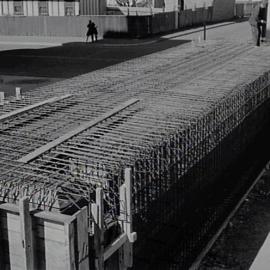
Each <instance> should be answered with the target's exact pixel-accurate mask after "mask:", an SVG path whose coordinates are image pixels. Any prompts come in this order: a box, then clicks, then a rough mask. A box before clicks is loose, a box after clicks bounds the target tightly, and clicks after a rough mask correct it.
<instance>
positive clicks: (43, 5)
mask: <svg viewBox="0 0 270 270" xmlns="http://www.w3.org/2000/svg"><path fill="white" fill-rule="evenodd" d="M90 14H91V15H104V14H106V0H49V1H48V0H40V1H38V0H14V1H10V0H0V16H77V15H90Z"/></svg>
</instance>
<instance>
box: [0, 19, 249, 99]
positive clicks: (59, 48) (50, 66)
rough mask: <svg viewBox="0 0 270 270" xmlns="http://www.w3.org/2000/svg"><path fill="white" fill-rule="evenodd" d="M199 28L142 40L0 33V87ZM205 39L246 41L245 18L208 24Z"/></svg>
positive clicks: (194, 33) (122, 55) (140, 52)
mask: <svg viewBox="0 0 270 270" xmlns="http://www.w3.org/2000/svg"><path fill="white" fill-rule="evenodd" d="M202 36H203V32H202V28H201V27H200V28H196V29H190V30H186V31H181V32H177V33H173V34H170V35H165V36H162V37H155V38H152V39H144V40H122V39H121V40H102V41H99V42H98V43H96V44H91V43H89V44H86V43H85V42H84V37H82V38H74V37H73V38H69V37H67V38H62V37H23V36H16V37H14V36H0V59H1V62H0V87H1V89H2V90H4V91H5V92H6V93H7V94H12V92H13V91H14V90H13V89H14V88H15V86H21V87H22V88H23V89H25V90H28V89H31V88H34V87H36V86H40V85H44V84H48V83H50V82H54V81H57V80H62V79H64V78H70V77H73V76H76V75H79V74H83V73H87V72H90V71H93V70H96V69H100V68H104V67H107V66H110V65H114V64H117V63H120V62H123V61H126V60H129V59H133V58H136V57H140V56H144V55H147V54H151V53H153V52H157V51H162V50H165V49H167V48H171V47H174V46H178V45H181V44H184V43H186V42H189V41H192V40H193V41H195V42H198V40H199V38H200V39H202ZM207 38H208V39H236V40H238V41H243V42H248V41H249V40H250V39H251V32H250V27H249V24H248V22H239V23H235V22H231V23H222V24H216V25H212V26H209V27H208V30H207Z"/></svg>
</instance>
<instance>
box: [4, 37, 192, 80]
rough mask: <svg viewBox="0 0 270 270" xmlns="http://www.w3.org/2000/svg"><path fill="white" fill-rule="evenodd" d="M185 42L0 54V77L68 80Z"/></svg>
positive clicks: (84, 45) (81, 45)
mask: <svg viewBox="0 0 270 270" xmlns="http://www.w3.org/2000/svg"><path fill="white" fill-rule="evenodd" d="M187 42H189V41H188V40H169V39H157V40H144V42H142V41H141V40H138V42H133V43H130V44H126V45H125V44H117V43H116V44H113V43H112V44H110V42H109V43H108V42H106V41H101V42H97V43H84V42H72V43H66V44H63V45H62V46H57V47H50V48H45V49H18V50H6V51H1V52H0V59H1V62H0V74H2V75H16V76H33V77H52V78H70V77H73V76H76V75H80V74H83V73H87V72H90V71H93V70H97V69H101V68H105V67H108V66H111V65H114V64H118V63H121V62H123V61H126V60H130V59H133V58H137V57H141V56H144V55H148V54H151V53H155V52H158V51H162V50H166V49H169V48H172V47H175V46H178V45H181V44H184V43H187Z"/></svg>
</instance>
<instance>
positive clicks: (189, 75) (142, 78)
mask: <svg viewBox="0 0 270 270" xmlns="http://www.w3.org/2000/svg"><path fill="white" fill-rule="evenodd" d="M269 55H270V54H269V49H268V48H267V47H263V48H261V49H260V50H258V49H257V48H254V47H253V46H251V45H250V44H241V43H232V42H225V41H222V42H221V41H219V42H214V41H208V42H206V43H201V44H197V45H192V46H190V45H183V46H181V47H175V48H171V49H168V50H165V51H163V52H159V53H156V54H152V55H148V56H145V57H141V58H138V59H134V60H130V61H127V62H124V63H121V64H118V65H115V66H113V67H108V68H105V69H103V70H99V71H94V72H91V73H89V74H85V75H82V76H78V77H74V78H72V79H69V80H65V81H61V82H58V83H55V84H53V85H49V86H45V87H41V88H40V89H37V90H33V91H30V92H29V93H26V94H25V95H24V97H22V98H21V99H19V100H18V99H14V98H12V97H9V98H7V99H6V100H4V101H3V104H2V105H0V168H1V172H0V197H1V201H2V203H3V206H2V211H3V210H5V211H7V209H9V210H8V211H11V210H10V209H13V208H14V207H15V206H16V205H18V203H19V205H21V203H20V202H21V198H22V197H27V198H28V199H29V201H30V206H31V207H32V208H33V209H34V211H37V212H39V211H41V212H42V213H45V214H36V212H35V213H33V214H31V213H32V212H31V211H30V214H29V215H28V217H29V220H31V218H34V221H33V228H36V227H35V226H36V225H35V224H36V223H35V222H37V221H35V218H41V216H42V217H43V218H44V216H46V217H47V216H48V213H50V216H51V215H53V219H57V217H61V222H62V223H64V224H66V222H67V220H68V222H70V223H69V225H68V228H69V229H68V230H67V229H66V225H65V230H64V232H65V233H67V232H72V231H73V230H74V231H75V234H74V235H75V240H74V241H75V242H76V243H75V244H74V243H73V242H72V241H73V240H72V241H71V240H70V235H69V234H68V236H69V237H68V240H65V241H63V242H61V243H62V244H63V243H66V242H67V241H68V243H69V245H68V246H69V248H70V246H71V247H72V248H73V249H74V250H73V251H72V252H69V253H68V254H69V255H68V256H71V257H72V256H73V257H74V258H73V257H72V258H73V259H72V260H71V259H70V257H68V256H67V261H65V263H66V265H69V264H70V261H74V264H75V265H77V266H78V267H79V266H80V265H81V264H85V265H92V267H94V266H93V265H96V268H97V269H103V268H104V269H109V270H110V269H124V268H122V266H123V264H124V265H125V267H131V266H132V267H133V268H134V269H188V267H189V266H190V265H191V263H192V262H193V261H194V259H195V257H196V254H198V253H199V252H200V250H201V249H202V248H203V247H204V245H205V243H206V242H207V241H208V240H209V239H210V238H211V235H212V234H213V233H214V232H215V230H216V229H217V228H218V226H219V224H220V223H222V221H223V219H224V218H225V217H226V215H227V213H228V212H230V210H231V208H232V207H233V205H234V204H235V203H236V202H237V200H238V199H239V196H240V195H241V194H242V192H244V191H245V189H248V185H249V184H251V182H252V179H253V176H255V175H256V173H257V172H258V171H259V170H260V169H261V166H263V165H264V163H266V161H267V156H265V155H259V154H258V155H255V156H259V158H258V159H257V160H256V162H255V163H253V159H252V157H253V153H256V151H259V152H257V153H260V152H261V150H260V149H263V145H264V144H263V143H265V141H267V140H266V139H265V138H267V136H266V135H265V134H268V132H269V131H268V128H267V127H268V125H269V121H270V120H269V106H270V103H269V102H270V101H269V97H270V79H269V78H270V77H269V76H270V73H269V72H270V71H269V63H270V56H269ZM266 131H267V132H266ZM254 142H260V143H259V144H256V147H254V146H253V144H254ZM244 160H245V161H244ZM127 170H128V172H129V180H130V182H127V181H126V179H127ZM246 170H247V171H249V173H248V176H246V178H245V177H244V178H242V177H240V175H241V174H242V172H245V171H246ZM128 190H129V191H128ZM129 192H130V193H129ZM119 194H120V195H119ZM129 195H130V197H129ZM98 201H99V202H100V205H99V206H100V207H99V208H98V207H96V205H97V202H98ZM6 204H8V206H5V205H6ZM10 205H14V207H13V206H10ZM93 205H94V207H92V206H93ZM85 207H86V208H85ZM95 207H96V208H95ZM15 208H16V207H15ZM32 208H31V209H32ZM20 209H21V208H20ZM85 209H87V211H86V210H85ZM100 209H102V211H101V210H100ZM13 210H14V209H13ZM14 211H15V210H14ZM14 211H13V212H14ZM16 211H17V210H16ZM16 211H15V212H16ZM81 211H82V212H81ZM98 211H101V212H98ZM17 212H18V211H17ZM17 212H16V213H17ZM86 212H87V213H86ZM5 213H6V212H5ZM22 213H24V212H22ZM22 213H20V214H19V217H21V216H22ZM97 213H99V214H97ZM0 214H1V206H0ZM76 215H83V216H84V218H82V217H81V216H80V219H77V216H76ZM75 216H76V219H75ZM67 217H72V219H71V220H70V219H69V218H67ZM73 217H74V219H73ZM17 218H18V217H17ZM6 219H8V216H7V217H6V216H5V219H4V220H6ZM74 220H76V222H77V223H76V225H74V224H73V223H74ZM78 220H80V222H81V224H83V226H84V233H85V234H87V235H88V237H86V238H87V239H88V238H89V241H88V240H87V241H86V239H85V237H84V238H83V239H84V240H82V238H81V237H80V234H81V233H82V230H81V229H80V226H81V225H80V224H79V223H78V222H79V221H78ZM1 222H2V223H1ZM29 222H30V221H29ZM59 222H60V221H59ZM30 223H31V222H30ZM62 223H61V224H62ZM1 224H2V225H1ZM38 224H39V226H41V225H40V221H38ZM42 224H43V223H42ZM70 224H72V225H70ZM123 224H124V225H123ZM1 226H3V220H2V221H1V219H0V228H1ZM5 226H7V231H9V229H8V225H5ZM42 226H43V227H44V228H45V227H46V226H47V225H44V224H43V225H42ZM69 226H73V227H69ZM38 228H39V229H40V227H38ZM71 228H72V229H71ZM22 229H23V228H21V229H18V231H20V230H22ZM61 230H62V229H61ZM38 232H39V234H38V240H36V243H39V242H40V243H42V245H45V248H44V250H45V251H44V250H42V251H40V250H38V249H37V250H36V249H35V248H34V245H35V244H33V249H34V252H36V253H38V254H37V257H38V258H40V260H39V262H36V261H35V260H34V259H33V262H32V263H33V264H37V263H39V265H38V267H39V268H38V269H50V268H49V267H47V266H46V261H47V260H48V258H50V256H57V252H60V251H61V250H60V249H57V250H55V253H54V254H49V255H48V254H47V253H46V252H47V251H46V245H47V242H46V241H49V240H50V241H52V240H53V239H49V240H48V239H47V238H46V237H45V238H44V237H41V236H40V235H41V233H40V231H38ZM134 232H136V233H137V239H136V235H135V234H134ZM71 235H72V233H71ZM1 237H2V236H1ZM3 237H5V236H3ZM34 237H37V236H34ZM115 239H116V240H115ZM13 240H14V243H16V241H18V239H17V238H16V239H13ZM81 241H83V244H82V242H81ZM84 241H86V242H84ZM134 242H135V243H134ZM33 243H35V242H33ZM49 243H51V242H49ZM112 243H114V244H112ZM85 245H86V246H87V247H88V248H89V254H88V253H87V252H86V253H85V249H84V252H81V251H80V247H81V246H85ZM30 246H31V244H30ZM116 247H117V248H116ZM9 248H10V243H8V242H5V245H4V246H3V247H2V252H3V253H4V254H7V253H8V252H9V256H8V258H9V260H5V261H4V262H2V263H3V264H4V265H7V267H11V266H12V256H13V255H14V256H18V253H19V252H21V250H20V251H17V250H16V252H15V253H16V254H15V253H14V254H13V253H12V252H11V251H10V249H9ZM52 248H54V246H53V245H52ZM104 250H105V251H104ZM112 251H113V252H112ZM39 252H41V253H42V255H41V254H40V253H39ZM44 254H45V255H44ZM82 254H83V255H82ZM123 254H124V255H123ZM48 256H49V257H48ZM59 256H60V255H59ZM121 258H122V259H121ZM40 261H41V262H42V263H41V262H40ZM0 262H1V259H0ZM66 265H65V264H63V267H66ZM97 265H98V267H97ZM59 267H60V266H59ZM85 267H87V266H85ZM11 269H12V267H11ZM59 269H60V270H61V268H59ZM63 269H66V268H63ZM71 269H76V268H72V267H71Z"/></svg>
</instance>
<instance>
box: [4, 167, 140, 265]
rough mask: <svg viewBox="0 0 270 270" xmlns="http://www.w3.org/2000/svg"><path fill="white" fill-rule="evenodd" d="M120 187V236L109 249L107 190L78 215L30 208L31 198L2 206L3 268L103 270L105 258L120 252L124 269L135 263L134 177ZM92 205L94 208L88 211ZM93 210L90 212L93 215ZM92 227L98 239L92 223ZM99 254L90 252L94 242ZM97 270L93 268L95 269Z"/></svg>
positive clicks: (128, 178)
mask: <svg viewBox="0 0 270 270" xmlns="http://www.w3.org/2000/svg"><path fill="white" fill-rule="evenodd" d="M125 178H126V181H125V183H124V184H123V185H122V186H121V188H120V209H119V212H120V217H119V225H120V227H121V234H120V235H119V236H118V237H117V238H116V239H114V240H113V241H112V242H111V243H110V244H109V245H107V246H106V247H105V246H104V245H103V242H104V233H105V227H104V206H103V190H102V188H97V190H96V203H95V204H91V206H90V207H87V206H85V207H83V208H82V209H80V210H79V211H77V212H76V213H75V214H73V215H65V214H60V213H52V212H49V211H38V210H36V209H31V207H30V206H31V203H30V200H29V198H27V197H25V198H22V199H21V200H20V201H19V205H15V204H11V203H2V204H1V205H0V243H1V245H0V269H1V270H2V269H5V270H6V269H10V270H19V269H20V270H43V269H44V270H89V269H90V264H91V263H90V261H91V260H92V261H93V262H94V265H95V267H94V268H95V269H99V270H102V269H104V262H105V261H106V260H108V259H109V258H110V257H111V256H112V255H113V254H114V253H115V252H116V251H118V254H119V263H118V268H119V269H127V268H128V267H131V266H132V256H133V254H132V245H133V242H134V241H135V240H136V233H134V232H132V216H131V197H130V196H131V176H130V169H127V170H126V174H125ZM89 209H91V210H90V211H89ZM89 214H90V215H89ZM91 226H92V227H93V233H94V234H93V237H91V235H90V227H91ZM91 239H93V241H94V243H93V246H94V251H95V252H94V254H95V257H94V258H90V256H89V247H90V245H91V243H90V241H92V240H91ZM91 269H93V268H91Z"/></svg>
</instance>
